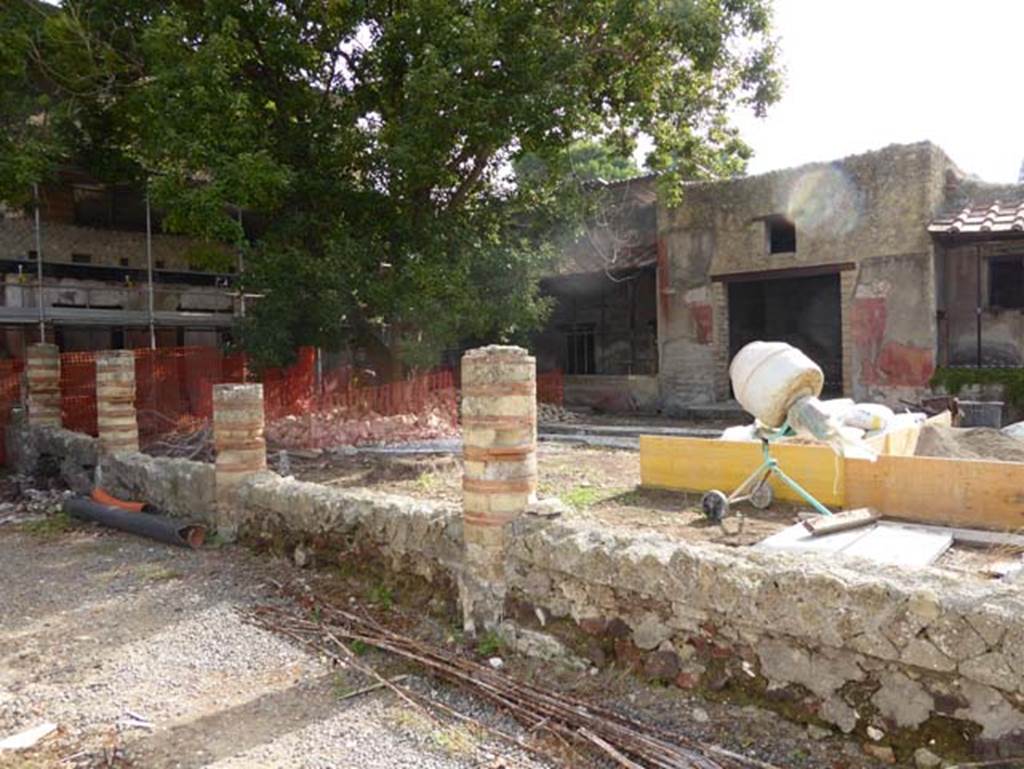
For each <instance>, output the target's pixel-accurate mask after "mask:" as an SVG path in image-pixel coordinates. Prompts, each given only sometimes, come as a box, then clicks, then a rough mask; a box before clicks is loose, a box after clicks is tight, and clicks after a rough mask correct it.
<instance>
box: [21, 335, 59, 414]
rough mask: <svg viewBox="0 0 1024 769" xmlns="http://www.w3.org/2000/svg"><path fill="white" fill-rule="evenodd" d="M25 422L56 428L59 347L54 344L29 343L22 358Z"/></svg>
mask: <svg viewBox="0 0 1024 769" xmlns="http://www.w3.org/2000/svg"><path fill="white" fill-rule="evenodd" d="M25 381H26V382H27V384H28V423H29V425H31V426H33V427H43V426H46V427H60V426H61V418H60V350H59V349H57V345H55V344H30V345H29V346H28V353H27V355H26V358H25Z"/></svg>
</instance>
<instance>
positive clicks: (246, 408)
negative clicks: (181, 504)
mask: <svg viewBox="0 0 1024 769" xmlns="http://www.w3.org/2000/svg"><path fill="white" fill-rule="evenodd" d="M213 440H214V446H215V448H216V450H217V458H216V460H215V465H214V467H215V472H216V483H217V518H218V524H217V531H218V533H220V534H221V536H223V537H224V538H226V539H228V540H230V539H233V538H234V537H235V535H236V534H237V532H238V517H237V511H236V510H235V489H236V488H237V487H238V484H239V483H241V482H242V481H243V480H244V479H245V478H247V477H248V476H250V475H252V474H254V473H258V472H260V471H262V470H266V468H267V444H266V441H265V440H264V439H263V385H261V384H219V385H214V386H213Z"/></svg>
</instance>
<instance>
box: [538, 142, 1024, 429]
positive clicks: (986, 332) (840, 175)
mask: <svg viewBox="0 0 1024 769" xmlns="http://www.w3.org/2000/svg"><path fill="white" fill-rule="evenodd" d="M640 183H642V185H646V186H647V187H648V188H649V189H652V190H653V189H656V185H654V184H653V182H652V180H649V179H646V180H640ZM651 208H652V210H653V211H654V212H655V216H654V225H653V228H652V229H650V230H649V231H648V232H647V233H646V234H645V235H643V236H641V237H639V238H636V240H638V241H639V242H642V243H644V244H645V248H646V249H647V250H644V251H643V252H642V253H639V252H638V256H637V264H635V265H632V269H634V270H639V271H642V270H650V271H651V282H652V285H651V287H650V289H648V290H646V291H643V292H642V293H641V294H640V297H641V299H640V301H641V302H642V303H643V306H642V307H641V308H638V309H635V310H631V311H630V312H631V313H632V314H631V316H630V317H642V318H648V317H653V319H654V323H653V327H652V330H651V332H650V334H651V338H652V340H653V343H654V345H655V347H656V350H657V359H656V362H654V363H653V364H651V365H650V366H648V368H647V369H645V370H644V371H643V372H641V376H643V377H645V381H644V383H643V386H642V388H640V389H642V390H643V392H644V393H645V394H646V396H645V397H644V398H642V399H641V398H635V397H634V398H632V399H631V400H632V405H633V406H634V407H637V408H641V409H645V410H652V409H653V408H657V409H660V410H663V411H665V412H667V413H673V412H680V411H685V410H686V409H687V408H690V407H692V406H694V405H698V404H707V403H714V402H721V401H725V400H728V399H729V398H730V385H729V378H728V364H729V361H730V360H731V358H732V356H733V355H734V354H735V353H736V352H737V351H738V349H739V348H740V347H742V346H743V345H744V344H746V343H747V342H749V341H752V340H754V339H768V340H781V341H786V342H790V343H791V344H794V345H796V346H797V347H800V348H801V349H803V350H804V351H805V352H807V353H808V354H809V355H810V356H811V357H812V358H814V359H815V360H816V361H817V362H818V363H819V365H821V367H822V369H823V370H824V372H825V380H826V393H827V394H829V395H840V394H843V395H847V396H850V397H853V398H856V399H858V400H875V401H880V402H886V403H890V404H894V405H898V404H899V403H900V402H901V401H904V400H917V399H919V398H920V397H921V395H923V394H924V393H925V392H926V391H928V390H929V380H930V379H931V377H932V375H933V373H934V371H935V368H936V366H937V365H978V364H980V365H986V366H987V365H1014V366H1016V365H1024V312H1022V310H1024V187H1022V186H1015V185H1011V186H993V185H986V184H983V183H980V182H978V181H976V180H973V179H971V178H968V177H966V176H965V175H964V174H963V173H962V172H961V171H960V170H959V169H957V167H956V166H955V164H954V163H953V162H952V161H951V160H950V159H949V158H948V157H947V156H946V154H945V153H944V152H943V151H942V150H941V149H939V148H938V147H936V146H935V145H933V144H930V143H927V142H924V143H920V144H913V145H893V146H890V147H886V148H884V149H881V150H878V151H875V152H869V153H865V154H862V155H856V156H852V157H848V158H845V159H842V160H838V161H834V162H829V163H814V164H810V165H806V166H801V167H798V168H792V169H786V170H781V171H775V172H771V173H766V174H760V175H757V176H749V177H741V178H736V179H730V180H724V181H716V182H706V183H690V184H686V185H685V187H684V189H683V194H682V201H681V203H680V204H679V205H677V206H674V207H667V206H665V205H662V204H661V203H660V202H658V201H657V199H656V195H655V199H654V200H653V201H652V203H651ZM986 217H987V219H986ZM584 240H586V239H584ZM578 263H579V261H578V260H567V264H569V265H570V266H571V265H576V264H578ZM602 276H603V277H602ZM618 277H620V276H619V275H618V273H616V272H615V271H614V270H608V269H590V270H580V271H577V272H574V273H573V272H570V273H568V274H560V275H559V276H558V277H557V278H553V279H552V280H551V281H549V284H550V285H552V286H556V285H557V286H558V287H559V290H558V291H557V292H556V291H552V292H551V293H552V294H553V295H554V296H555V299H556V306H557V309H556V312H555V316H554V318H555V320H554V321H553V322H552V323H550V324H549V326H548V329H547V330H546V332H545V334H544V335H543V336H542V344H541V345H539V346H543V347H544V348H546V349H557V348H558V347H559V346H561V347H562V348H564V349H566V350H571V349H572V342H571V341H570V339H569V335H568V334H569V332H567V331H566V330H565V329H566V328H569V327H572V325H571V324H566V323H565V321H564V318H565V316H566V312H567V310H566V304H567V299H566V298H567V297H570V296H571V294H572V291H573V290H577V291H581V290H584V288H583V287H586V288H585V291H586V293H587V294H588V295H590V296H596V295H608V294H610V293H613V291H614V289H613V288H612V287H611V285H610V284H612V283H613V282H614V280H616V279H617V278H618ZM574 287H575V288H574ZM607 304H608V302H606V303H605V309H604V313H605V314H604V316H603V317H604V318H605V330H604V337H605V338H610V337H613V336H615V334H616V333H619V334H620V336H621V328H622V326H621V323H622V321H615V323H617V324H618V325H617V328H618V329H619V331H618V332H615V331H613V330H609V329H608V328H607V325H608V323H609V322H611V321H610V320H609V319H610V318H612V317H613V316H612V314H610V313H609V312H608V309H607ZM615 304H616V306H618V307H621V306H622V302H621V301H618V302H615ZM979 318H980V321H978V319H979ZM979 326H981V340H982V341H981V343H980V344H979V343H978V330H979ZM572 328H574V329H575V327H572ZM594 344H595V347H596V351H595V353H594V358H595V359H600V358H601V356H602V355H603V354H604V347H603V346H602V342H601V339H599V338H597V337H595V342H594ZM538 354H539V356H540V358H539V360H544V354H543V353H538ZM566 354H567V353H563V358H564V356H565V355H566ZM588 362H589V361H588ZM566 371H571V369H570V368H566ZM584 376H585V377H587V381H585V382H575V381H573V380H572V379H567V383H566V397H567V400H569V402H585V401H587V402H590V403H591V404H593V403H594V402H595V401H596V402H598V403H601V402H607V403H614V401H615V397H614V395H613V393H614V392H615V391H616V390H618V391H619V392H621V391H622V388H623V387H624V383H623V382H622V381H620V380H617V379H616V378H615V376H618V374H617V373H616V374H613V372H610V371H606V370H601V367H600V366H596V365H595V366H591V367H590V368H589V369H588V371H587V373H586V374H585V375H584ZM631 386H632V388H633V389H637V385H636V384H635V383H634V384H633V385H631ZM575 388H582V389H583V390H586V392H587V393H589V394H590V395H588V396H587V398H580V397H579V396H578V395H577V394H576V393H575V392H573V390H574V389H575ZM594 392H603V393H604V395H603V396H600V397H597V398H595V397H593V395H592V393H594ZM620 400H622V398H621V397H620ZM626 400H627V401H628V400H630V399H629V398H627V399H626ZM627 405H628V404H627Z"/></svg>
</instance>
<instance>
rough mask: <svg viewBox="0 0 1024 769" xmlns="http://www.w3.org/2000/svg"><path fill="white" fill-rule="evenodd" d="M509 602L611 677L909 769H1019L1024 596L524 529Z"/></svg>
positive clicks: (582, 531) (928, 576)
mask: <svg viewBox="0 0 1024 769" xmlns="http://www.w3.org/2000/svg"><path fill="white" fill-rule="evenodd" d="M507 571H508V575H509V595H510V599H511V601H510V604H511V607H512V608H511V611H512V612H513V613H514V614H515V616H516V617H517V618H520V621H522V622H525V623H528V624H529V623H537V619H535V618H541V619H542V623H541V624H543V625H545V626H547V627H548V629H549V630H550V631H551V632H558V627H559V625H560V623H561V624H563V625H564V623H565V622H566V621H568V622H569V623H570V624H571V627H572V630H573V633H570V634H568V636H566V640H567V641H568V645H570V646H572V645H573V643H574V639H575V645H576V647H577V648H578V649H579V650H580V653H582V654H583V655H585V656H587V657H589V658H590V659H591V661H592V662H593V663H595V664H598V665H603V664H608V663H610V662H612V661H617V662H619V663H623V664H626V665H630V666H632V667H634V668H635V669H636V670H637V671H638V672H640V673H641V674H643V675H645V676H647V677H648V678H651V679H656V680H661V681H663V682H665V683H670V684H674V685H677V686H679V687H682V688H685V689H696V690H700V691H702V692H703V693H704V694H706V695H708V696H713V697H726V698H734V699H739V700H742V701H756V702H757V703H758V704H761V705H764V706H767V707H770V708H774V709H776V710H778V711H779V712H781V713H783V714H784V715H786V716H788V717H791V718H795V719H798V720H801V721H806V722H810V723H819V724H820V723H825V724H828V725H831V726H834V727H836V728H838V729H840V730H842V731H843V732H847V733H851V732H856V733H858V734H860V735H866V730H867V728H868V727H869V726H871V727H873V728H876V729H881V730H882V731H883V732H885V734H886V735H887V736H886V742H891V743H892V744H893V745H894V747H896V748H897V751H898V752H902V754H903V755H904V757H906V756H908V755H909V753H912V752H913V748H914V747H916V746H920V745H923V744H926V743H927V740H928V739H931V738H934V739H936V740H937V743H936V744H938V745H939V746H940V752H942V751H947V752H956V751H969V752H975V753H981V754H996V755H1020V754H1021V753H1022V752H1024V750H1022V735H1024V698H1022V696H1021V695H1022V693H1024V643H1022V642H1024V592H1022V591H1021V589H1020V588H1018V587H1013V586H1006V585H1002V584H999V583H984V582H972V581H967V580H964V579H963V577H961V576H957V575H953V574H950V573H948V572H942V571H939V570H937V569H922V570H919V571H909V570H898V569H895V568H893V569H886V568H882V567H879V566H877V565H872V566H871V567H870V569H864V568H862V567H861V564H860V563H859V562H857V561H853V560H850V561H847V562H836V560H835V559H833V558H827V559H826V558H821V557H817V556H812V555H810V554H802V555H785V554H779V553H761V552H758V551H754V550H750V549H731V548H726V547H723V546H717V545H708V544H687V543H682V542H679V541H674V540H671V539H668V538H666V537H662V536H656V535H646V536H639V535H625V534H615V533H613V532H610V531H609V530H608V528H607V527H606V526H600V527H599V526H597V525H588V524H587V523H583V522H564V523H561V522H554V523H552V522H541V521H536V520H532V519H520V520H519V521H518V522H517V523H516V524H514V534H513V536H512V537H511V538H510V548H509V563H508V566H507Z"/></svg>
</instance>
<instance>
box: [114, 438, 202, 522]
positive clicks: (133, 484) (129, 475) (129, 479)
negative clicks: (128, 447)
mask: <svg viewBox="0 0 1024 769" xmlns="http://www.w3.org/2000/svg"><path fill="white" fill-rule="evenodd" d="M99 482H100V484H101V485H102V487H103V488H104V489H106V490H107V491H108V492H110V493H111V494H113V495H114V496H115V497H119V498H121V499H135V500H141V501H144V502H149V503H150V504H152V505H155V506H156V507H157V508H158V509H159V510H161V511H162V512H165V513H167V514H168V515H171V516H175V517H178V518H188V519H190V520H196V521H200V522H202V523H205V524H207V525H210V526H213V525H214V524H215V523H216V515H215V512H214V500H215V490H216V487H215V481H214V469H213V465H210V464H207V463H205V462H193V461H191V460H188V459H172V458H170V457H151V456H149V455H148V454H139V453H125V454H116V455H113V456H104V457H103V459H102V461H101V463H100V473H99Z"/></svg>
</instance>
